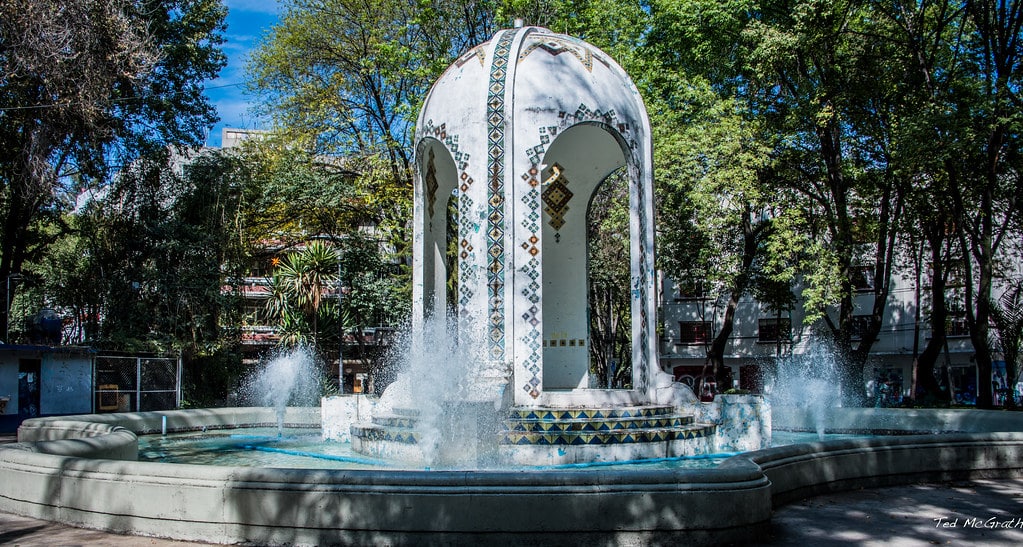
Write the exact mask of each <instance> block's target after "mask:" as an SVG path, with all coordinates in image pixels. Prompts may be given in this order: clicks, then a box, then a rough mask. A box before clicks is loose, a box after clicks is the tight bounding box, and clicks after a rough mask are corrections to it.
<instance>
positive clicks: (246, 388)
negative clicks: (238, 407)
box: [237, 345, 323, 434]
mask: <svg viewBox="0 0 1023 547" xmlns="http://www.w3.org/2000/svg"><path fill="white" fill-rule="evenodd" d="M322 392H323V381H322V374H321V370H320V367H318V366H317V365H316V362H315V360H314V359H313V353H312V351H311V350H310V349H309V348H307V347H306V346H304V345H298V346H295V347H293V348H287V349H283V350H280V351H277V352H275V353H273V354H271V355H270V356H268V357H266V358H264V359H263V360H262V362H261V363H260V366H258V367H256V368H255V369H254V370H253V372H252V373H251V374H250V375H248V376H247V377H246V378H245V379H244V380H243V381H242V384H241V387H240V388H239V390H238V394H237V395H238V396H239V397H241V398H242V399H243V400H245V401H246V402H248V403H249V404H250V405H252V406H266V407H270V408H272V409H274V415H275V416H276V418H277V430H278V434H280V433H281V432H282V431H283V429H284V415H285V410H286V408H287V407H289V406H312V405H314V404H315V403H316V400H317V399H318V398H319V396H320V394H321V393H322Z"/></svg>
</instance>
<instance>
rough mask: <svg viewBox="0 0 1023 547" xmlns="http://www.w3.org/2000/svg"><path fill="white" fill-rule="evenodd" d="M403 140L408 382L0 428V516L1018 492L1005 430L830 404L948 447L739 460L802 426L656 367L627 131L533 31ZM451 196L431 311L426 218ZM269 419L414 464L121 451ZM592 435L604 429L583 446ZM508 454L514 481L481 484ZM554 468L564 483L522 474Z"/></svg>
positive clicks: (491, 57) (497, 528) (643, 158)
mask: <svg viewBox="0 0 1023 547" xmlns="http://www.w3.org/2000/svg"><path fill="white" fill-rule="evenodd" d="M463 107H464V108H463ZM417 127H418V133H417V140H416V142H417V197H418V198H419V199H417V203H416V208H415V233H416V237H415V251H414V252H415V262H416V264H417V266H418V267H417V268H416V270H415V274H414V275H415V278H414V291H415V296H416V298H415V302H414V304H415V310H414V312H415V314H414V318H413V320H414V329H413V333H412V340H411V341H410V343H411V344H412V353H413V354H414V355H415V356H416V357H424V356H431V357H432V362H433V365H430V360H429V359H421V360H419V361H418V362H419V363H421V364H425V366H426V368H425V369H423V368H418V367H415V366H413V367H410V368H409V369H408V370H407V371H406V372H405V374H403V375H402V377H401V378H399V379H398V380H397V381H396V382H395V383H394V384H393V385H392V386H391V387H390V388H388V390H387V391H386V392H385V394H384V396H383V397H382V398H381V399H380V401H379V402H376V403H374V402H373V400H372V399H371V398H370V397H369V396H366V395H348V396H344V397H333V398H328V399H325V400H324V401H323V404H322V408H321V409H315V408H313V409H310V408H294V407H288V408H285V409H284V412H283V417H281V415H280V414H279V413H278V412H277V411H276V410H275V409H273V408H270V407H266V408H227V409H192V410H177V411H167V412H142V413H118V414H102V415H83V416H69V417H50V418H36V419H32V420H26V422H25V423H24V424H23V425H22V427H21V429H20V430H19V432H18V440H19V442H18V443H15V444H12V445H4V446H0V473H2V476H3V480H2V481H0V511H5V512H11V513H17V514H21V515H26V516H30V517H34V518H41V519H47V520H53V521H59V522H63V523H67V524H71V525H75V526H83V527H89V528H97V529H102V530H110V531H115V532H122V533H133V534H139V535H149V536H159V537H168V538H175V539H181V540H192V541H197V540H198V541H206V542H220V543H249V544H252V543H255V544H261V545H279V544H289V545H294V544H377V543H386V544H413V543H415V544H418V543H443V544H473V545H475V544H479V543H481V542H488V543H490V542H497V543H504V544H529V545H546V544H552V545H553V544H557V545H566V544H579V545H592V544H601V545H612V544H667V543H672V544H674V543H686V544H721V543H749V542H751V541H754V540H755V539H757V538H759V537H763V536H762V534H763V531H764V530H765V527H767V526H768V525H769V523H770V518H771V511H772V508H773V507H774V506H775V505H777V504H781V503H786V502H788V501H792V500H795V499H800V498H802V497H807V496H811V495H814V494H815V493H818V492H823V491H835V490H841V489H853V488H861V487H869V486H879V485H885V484H902V483H909V482H913V481H923V480H948V479H969V478H972V477H983V478H992V477H999V476H1006V477H1008V476H1021V475H1023V433H1019V431H1020V430H1021V423H1020V422H1021V419H1020V418H1019V417H1018V416H1017V413H1004V412H984V411H958V412H957V411H950V410H946V411H902V410H900V409H840V410H841V412H839V413H835V412H830V413H826V416H825V418H824V419H825V420H828V421H829V424H828V427H829V428H835V427H836V426H837V427H838V428H849V427H850V426H856V427H861V428H871V427H873V426H874V424H878V423H892V420H893V419H894V421H897V422H899V423H901V424H904V426H905V427H906V428H907V429H909V430H913V431H917V432H919V431H929V432H939V431H946V432H947V431H956V432H962V433H959V434H954V435H931V434H927V435H912V436H895V437H885V438H872V439H847V440H840V441H825V442H818V443H812V444H802V445H795V446H788V447H778V448H768V449H762V450H755V448H758V447H760V446H763V445H764V444H765V441H766V440H767V439H768V438H769V427H768V424H769V423H770V422H772V421H773V422H774V423H776V424H778V423H780V422H783V423H784V425H785V426H786V427H789V428H793V429H798V428H800V427H803V426H805V422H806V416H804V415H802V414H800V413H799V412H789V411H787V410H786V411H783V412H776V411H771V412H768V408H767V407H766V406H765V405H763V404H762V401H759V400H758V399H754V400H752V401H744V400H742V399H741V398H739V399H734V400H729V399H728V396H726V397H723V398H722V402H720V403H715V404H714V405H707V406H704V405H701V404H700V403H698V402H696V401H694V398H693V397H692V394H691V393H690V392H689V391H688V389H687V388H685V387H684V386H682V385H680V384H676V383H674V382H672V381H671V380H672V379H671V378H670V377H669V376H668V375H666V374H664V373H663V372H661V370H660V368H659V366H658V364H657V353H656V340H655V337H654V325H655V321H656V306H655V304H656V303H655V294H654V270H653V256H652V252H653V224H652V219H653V210H652V204H653V196H652V184H651V154H650V132H649V127H648V123H647V118H646V114H645V112H644V111H643V106H642V102H641V101H640V99H639V94H638V93H637V92H636V89H635V88H634V87H633V86H632V84H631V82H629V80H628V77H627V76H626V75H625V74H624V72H623V71H622V70H621V68H620V67H618V66H617V65H616V64H615V63H614V61H613V60H612V59H611V58H610V57H608V56H607V55H606V54H604V53H603V52H601V51H599V50H598V49H596V48H594V47H593V46H591V45H589V44H586V43H585V42H582V41H579V40H576V39H574V38H571V37H568V36H563V35H559V34H554V33H552V32H550V31H548V30H545V29H540V28H532V27H530V28H516V29H505V30H501V31H499V32H498V33H497V35H496V36H495V37H494V38H493V39H492V40H491V41H490V42H488V43H486V44H483V45H481V46H479V47H477V48H474V49H473V50H471V51H469V52H467V53H466V54H465V55H463V56H461V57H460V58H459V59H458V60H457V61H456V62H455V63H454V64H453V65H452V67H451V68H449V69H448V71H447V72H446V73H445V74H444V75H443V76H442V77H441V79H440V80H439V82H438V84H437V85H436V86H435V87H434V89H433V90H432V91H431V94H430V97H429V98H428V100H427V104H426V106H425V107H424V109H423V113H422V116H421V118H420V123H419V124H418V126H417ZM620 167H624V169H625V170H626V172H627V173H628V179H629V196H630V197H629V202H630V210H631V223H630V234H629V236H630V241H631V252H630V258H631V275H632V284H631V286H630V289H631V294H632V299H631V303H632V313H631V315H632V338H631V340H632V363H631V364H632V379H631V387H630V388H628V389H610V390H602V389H592V388H590V387H588V382H587V378H586V377H587V374H588V370H587V369H588V365H587V361H586V352H587V350H588V349H589V346H590V341H589V338H588V326H587V318H586V305H585V302H586V291H585V289H581V288H580V285H583V284H582V283H580V282H579V280H581V279H585V277H586V264H585V263H586V260H585V257H586V255H585V252H584V249H585V239H584V238H583V237H582V234H581V229H580V225H581V224H582V222H581V220H580V219H582V218H584V217H583V216H581V215H582V214H583V213H584V212H585V209H586V204H587V200H588V197H589V196H590V195H592V193H593V191H594V188H595V187H596V185H597V184H599V183H600V181H602V180H603V178H604V177H605V176H606V175H607V174H608V173H610V172H611V171H613V170H615V169H618V168H620ZM456 190H457V192H456ZM456 194H457V209H456V210H457V211H458V222H457V235H456V238H457V239H456V240H455V241H453V242H451V243H453V244H454V245H455V246H456V248H457V249H458V261H457V269H456V271H453V272H450V273H452V274H455V275H454V277H455V278H456V279H457V281H458V283H457V286H458V289H457V292H456V294H453V295H451V298H449V296H448V294H447V289H446V285H447V281H448V278H449V275H448V274H449V272H448V269H447V260H446V258H447V257H446V254H445V250H446V249H447V244H448V243H449V242H448V241H447V238H446V235H445V234H446V233H447V228H446V227H447V224H448V220H447V218H446V211H447V203H448V200H449V196H456ZM448 302H452V303H453V306H454V312H453V313H452V314H451V315H452V316H453V321H452V322H450V323H449V322H447V321H446V320H445V319H446V318H447V316H448V313H447V309H448ZM439 341H444V342H443V344H440V348H438V344H439ZM449 342H450V343H449ZM437 363H447V364H451V363H456V364H457V366H456V369H457V370H456V371H451V370H450V369H447V368H441V367H438V366H436V364H437ZM426 388H429V389H432V390H435V393H440V394H442V395H443V396H439V397H438V396H432V395H429V394H428V393H424V392H423V391H421V390H422V389H426ZM451 405H454V407H455V408H454V409H452V408H450V407H451ZM775 410H778V409H775ZM321 412H322V414H321ZM466 413H467V414H466ZM466 415H469V416H472V418H471V419H466V418H465V416H466ZM779 416H781V417H782V419H781V420H779V419H778V417H779ZM687 422H688V423H687ZM270 423H274V424H277V423H284V424H290V425H299V426H305V427H309V428H315V427H322V430H323V432H324V435H326V436H328V437H331V438H344V437H345V436H348V437H350V438H352V439H353V446H354V445H356V444H359V445H361V446H360V450H362V451H363V452H366V453H381V454H385V453H387V454H390V453H394V454H396V455H402V456H403V457H408V458H412V459H414V458H420V459H421V461H423V462H426V463H427V465H428V466H429V467H431V470H429V471H426V470H421V469H418V470H393V469H369V470H362V469H343V470H336V469H294V468H273V467H264V468H251V467H237V466H204V465H177V464H164V463H154V462H144V461H138V437H137V436H138V435H145V434H158V433H160V432H161V431H162V430H163V429H164V428H166V430H167V432H168V433H174V432H186V431H207V432H208V431H211V430H215V429H220V428H229V427H236V428H237V427H241V428H246V427H253V426H266V425H267V424H270ZM446 424H447V425H446ZM601 427H606V428H607V429H615V428H617V430H613V431H592V429H595V428H601ZM697 431H701V432H702V433H699V434H698V433H696V432H697ZM711 431H713V434H711ZM452 438H455V439H457V441H458V442H450V441H451V440H452ZM744 444H745V445H749V446H748V448H747V447H743V446H742V445H744ZM722 446H729V447H734V448H735V449H736V450H751V449H753V451H752V452H746V453H743V454H740V455H737V456H734V457H731V458H729V459H728V460H726V461H725V462H724V463H722V464H721V465H719V466H717V467H716V468H712V469H679V468H677V467H641V468H632V469H619V468H613V467H605V466H603V463H605V462H613V461H620V460H628V459H636V458H647V459H651V458H656V457H657V456H658V455H659V454H669V453H670V454H686V453H696V452H701V451H713V450H717V449H720V448H721V447H722ZM470 449H471V450H470ZM399 453H400V454H399ZM521 460H528V461H529V462H530V463H531V464H534V465H532V466H531V467H528V468H512V469H509V468H503V467H498V468H490V467H489V466H490V463H491V461H500V462H511V463H514V462H516V461H521ZM557 462H561V463H563V464H566V465H572V463H571V462H583V465H581V466H580V467H566V468H556V469H540V468H539V467H543V466H544V464H547V463H557ZM434 465H436V466H437V467H439V468H443V469H440V470H437V469H434Z"/></svg>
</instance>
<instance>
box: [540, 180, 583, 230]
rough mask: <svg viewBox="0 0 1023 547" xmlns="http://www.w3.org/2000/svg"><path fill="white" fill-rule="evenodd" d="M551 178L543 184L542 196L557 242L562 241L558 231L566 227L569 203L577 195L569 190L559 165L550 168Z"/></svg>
mask: <svg viewBox="0 0 1023 547" xmlns="http://www.w3.org/2000/svg"><path fill="white" fill-rule="evenodd" d="M550 170H551V176H550V177H547V180H545V181H544V182H543V184H544V186H546V188H545V189H544V191H543V194H541V196H542V197H543V204H544V207H543V211H544V212H545V213H547V216H549V217H550V220H548V221H547V223H548V224H550V225H551V228H554V230H555V233H554V239H555V241H559V242H560V240H561V237H560V236H561V234H559V233H558V230H561V227H562V226H564V225H565V214H567V213H568V202H569V201H571V200H572V196H574V195H575V194H573V193H572V191H571V190H569V189H568V179H567V178H565V171H564V168H563V167H561V166H560V165H558V164H556V163H555V164H554V165H552V166H551V167H550Z"/></svg>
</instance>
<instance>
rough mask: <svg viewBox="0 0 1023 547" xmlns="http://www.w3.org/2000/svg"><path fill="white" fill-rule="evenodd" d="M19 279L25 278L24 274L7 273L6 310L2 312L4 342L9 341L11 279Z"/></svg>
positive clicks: (8, 342)
mask: <svg viewBox="0 0 1023 547" xmlns="http://www.w3.org/2000/svg"><path fill="white" fill-rule="evenodd" d="M12 279H14V280H17V281H21V280H22V279H25V276H23V275H21V274H20V273H12V274H7V307H6V308H4V309H5V310H6V311H5V312H4V314H5V315H6V317H7V333H6V334H4V342H5V343H7V344H10V343H11V280H12Z"/></svg>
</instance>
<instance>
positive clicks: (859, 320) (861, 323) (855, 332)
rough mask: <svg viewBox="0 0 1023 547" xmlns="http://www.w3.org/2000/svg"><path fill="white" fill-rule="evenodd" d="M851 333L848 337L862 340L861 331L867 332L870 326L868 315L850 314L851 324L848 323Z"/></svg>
mask: <svg viewBox="0 0 1023 547" xmlns="http://www.w3.org/2000/svg"><path fill="white" fill-rule="evenodd" d="M850 327H851V330H852V333H851V336H850V338H852V339H853V340H862V339H863V333H865V332H867V329H868V328H870V316H869V315H854V316H852V325H850Z"/></svg>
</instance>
